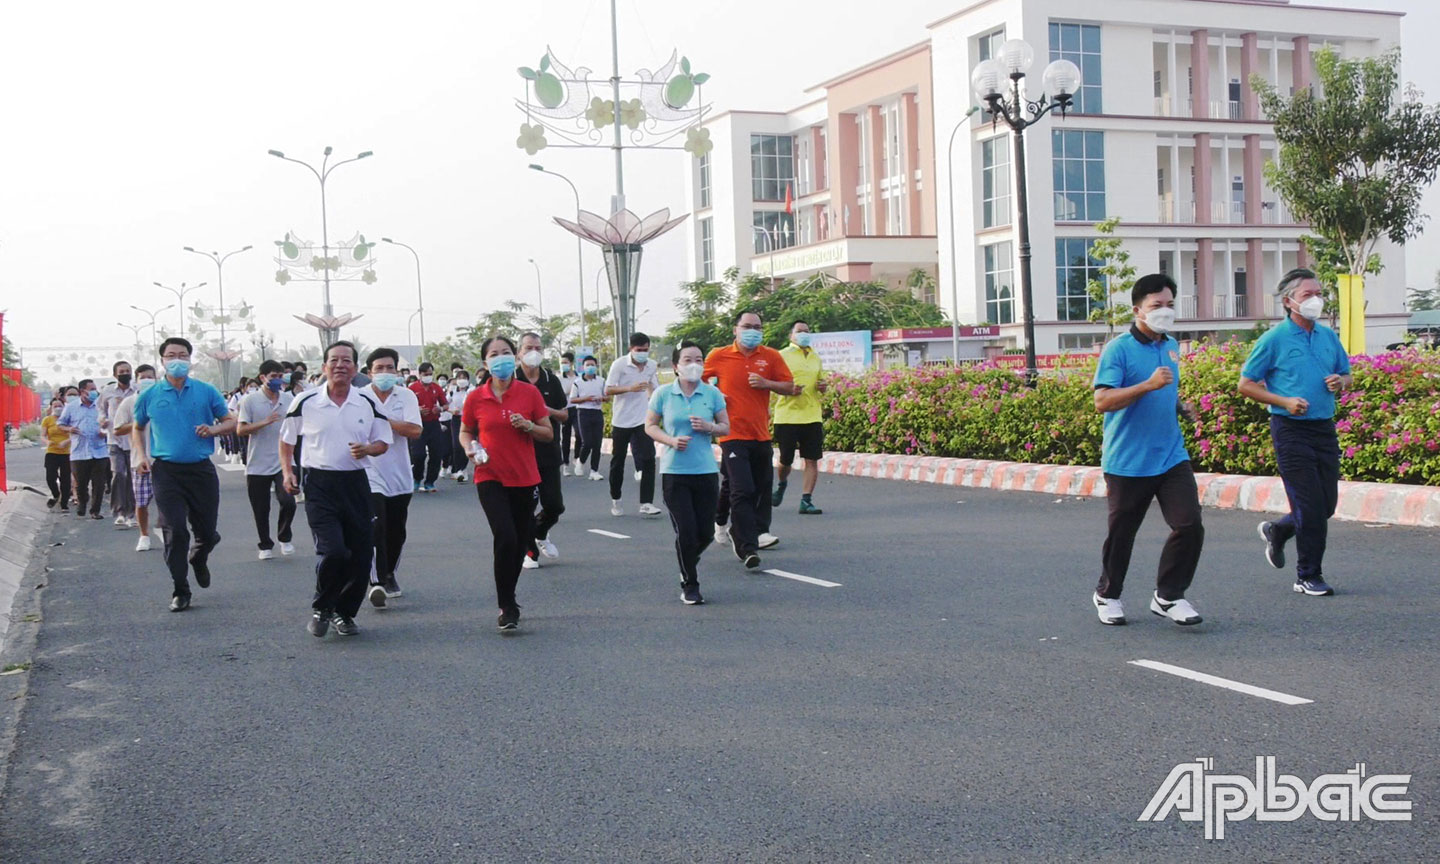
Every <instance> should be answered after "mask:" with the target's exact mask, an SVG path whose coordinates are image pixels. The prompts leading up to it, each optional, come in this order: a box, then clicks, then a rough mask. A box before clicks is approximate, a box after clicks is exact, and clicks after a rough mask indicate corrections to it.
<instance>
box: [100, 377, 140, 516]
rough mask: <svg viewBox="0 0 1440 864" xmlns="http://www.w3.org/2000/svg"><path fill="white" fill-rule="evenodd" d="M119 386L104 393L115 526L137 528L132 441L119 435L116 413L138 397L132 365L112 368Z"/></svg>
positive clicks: (102, 410)
mask: <svg viewBox="0 0 1440 864" xmlns="http://www.w3.org/2000/svg"><path fill="white" fill-rule="evenodd" d="M110 374H112V375H114V376H115V383H114V384H111V385H110V386H108V387H106V388H105V389H104V390H102V391H100V428H101V429H104V430H105V446H106V449H107V450H108V451H109V454H110V515H111V516H114V517H115V527H117V528H134V527H135V493H134V492H133V491H132V489H131V484H130V439H129V438H128V437H127V436H125V435H117V434H115V424H114V413H115V409H116V407H117V406H119V404H120V403H121V402H123V401H125V400H126V399H127V398H129V397H131V396H134V395H135V388H133V387H131V386H130V381H131V379H132V377H133V376H132V374H131V372H130V364H129V363H127V362H125V361H124V360H117V361H116V362H115V364H114V365H113V366H111V367H110Z"/></svg>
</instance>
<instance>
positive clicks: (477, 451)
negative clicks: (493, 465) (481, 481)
mask: <svg viewBox="0 0 1440 864" xmlns="http://www.w3.org/2000/svg"><path fill="white" fill-rule="evenodd" d="M470 455H471V456H474V457H475V464H476V465H484V464H485V463H486V462H489V461H490V454H489V453H487V452H485V448H484V447H481V446H480V442H479V441H471V442H470Z"/></svg>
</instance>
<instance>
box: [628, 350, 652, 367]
mask: <svg viewBox="0 0 1440 864" xmlns="http://www.w3.org/2000/svg"><path fill="white" fill-rule="evenodd" d="M630 356H631V357H633V358H635V365H636V366H644V365H645V364H646V363H647V362H649V360H650V352H649V351H631V352H630Z"/></svg>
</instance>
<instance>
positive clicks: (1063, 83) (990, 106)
mask: <svg viewBox="0 0 1440 864" xmlns="http://www.w3.org/2000/svg"><path fill="white" fill-rule="evenodd" d="M1034 63H1035V50H1034V49H1033V48H1031V47H1030V45H1029V44H1028V43H1026V42H1025V41H1024V40H1022V39H1010V40H1007V41H1006V42H1005V44H1003V45H1001V46H1000V52H999V56H998V57H992V58H990V59H989V60H981V61H980V62H979V63H978V64H976V66H975V70H974V71H973V72H971V73H970V85H971V87H972V88H973V89H974V91H975V95H976V96H978V97H979V98H980V101H981V102H984V103H985V106H986V110H988V111H989V112H990V118H991V123H992V124H993V123H995V122H998V121H1000V120H1003V121H1005V125H1006V126H1009V127H1010V128H1011V129H1012V130H1014V132H1015V134H1014V135H1012V136H1010V137H1011V138H1012V139H1014V154H1015V160H1014V161H1015V217H1016V229H1015V232H1016V236H1017V239H1018V240H1019V246H1020V302H1021V304H1022V306H1023V307H1024V315H1025V382H1026V383H1027V384H1029V385H1031V386H1034V384H1035V382H1036V380H1038V378H1039V376H1040V370H1039V369H1038V368H1037V364H1036V361H1035V308H1034V303H1033V302H1032V301H1033V297H1032V291H1031V285H1030V212H1029V196H1028V191H1027V184H1026V178H1025V130H1026V129H1027V128H1029V127H1030V126H1032V125H1034V124H1035V123H1038V122H1039V121H1040V119H1041V118H1042V117H1044V116H1045V115H1046V114H1048V113H1050V112H1051V111H1053V110H1055V109H1056V108H1059V109H1060V114H1061V116H1062V117H1063V116H1064V114H1065V111H1066V109H1068V108H1069V107H1070V103H1071V102H1072V101H1073V100H1074V97H1075V91H1076V90H1077V89H1078V88H1079V86H1080V69H1079V67H1077V66H1076V65H1075V64H1074V63H1071V62H1070V61H1069V60H1056V61H1054V62H1052V63H1051V64H1050V65H1049V66H1046V67H1045V72H1044V74H1043V75H1042V76H1041V79H1040V80H1041V86H1042V89H1043V92H1042V93H1041V94H1040V98H1039V99H1035V100H1030V99H1027V98H1026V97H1025V90H1024V85H1023V83H1022V82H1023V81H1024V80H1025V73H1026V72H1028V71H1029V70H1030V67H1031V66H1032V65H1034ZM1007 76H1008V77H1009V78H1010V92H1009V94H1008V95H1007V94H1006V93H1005V91H1004V79H1005V78H1006V77H1007ZM951 230H952V231H953V230H954V229H953V225H952V229H951Z"/></svg>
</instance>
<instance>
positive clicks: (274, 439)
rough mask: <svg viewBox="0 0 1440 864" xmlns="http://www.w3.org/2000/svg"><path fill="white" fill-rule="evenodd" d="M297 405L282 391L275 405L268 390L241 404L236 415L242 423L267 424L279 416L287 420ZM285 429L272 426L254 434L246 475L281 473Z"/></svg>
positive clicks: (243, 400)
mask: <svg viewBox="0 0 1440 864" xmlns="http://www.w3.org/2000/svg"><path fill="white" fill-rule="evenodd" d="M294 401H295V397H294V396H293V395H291V394H289V393H286V392H284V391H283V390H282V391H281V392H280V394H279V397H278V398H277V399H276V400H275V401H274V402H271V401H270V399H269V398H268V397H267V395H266V393H265V391H264V390H257V391H255V392H254V393H251V394H249V395H247V396H246V397H245V398H244V399H241V400H240V407H239V409H237V410H236V412H235V415H236V418H237V419H238V420H239V421H240V422H241V423H263V422H265V421H266V420H268V419H269V418H270V417H272V416H274V415H276V414H279V415H280V416H281V417H284V416H285V412H286V411H289V410H290V404H291V403H292V402H294ZM281 425H282V424H281V423H271V424H270V425H269V426H266V427H265V428H264V429H261V430H260V431H259V432H251V433H250V435H249V436H248V437H249V439H250V441H249V447H250V449H249V451H248V452H247V454H246V456H245V473H246V474H254V475H256V476H259V477H268V476H270V475H272V474H279V473H280V426H281Z"/></svg>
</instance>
